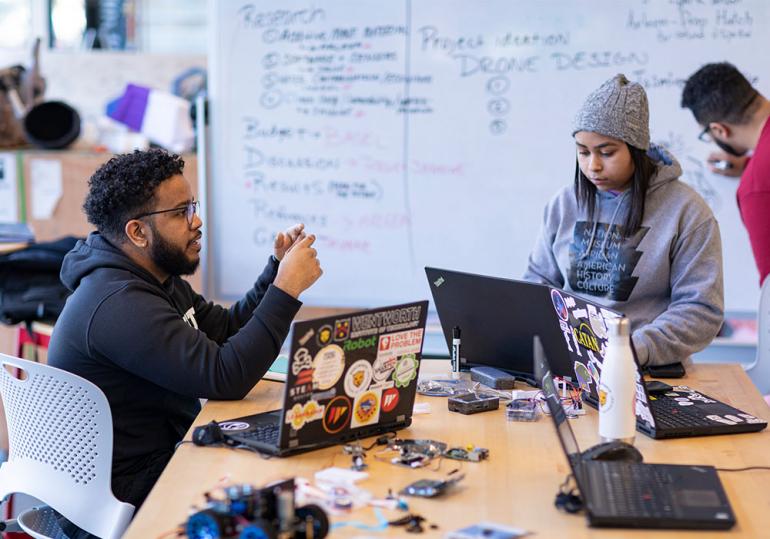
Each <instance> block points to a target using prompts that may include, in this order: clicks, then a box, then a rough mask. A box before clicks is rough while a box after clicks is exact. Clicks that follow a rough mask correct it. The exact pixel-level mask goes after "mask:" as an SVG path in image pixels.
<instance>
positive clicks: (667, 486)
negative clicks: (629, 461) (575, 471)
mask: <svg viewBox="0 0 770 539" xmlns="http://www.w3.org/2000/svg"><path fill="white" fill-rule="evenodd" d="M587 468H588V469H589V473H590V476H591V484H592V485H595V486H596V487H598V488H597V489H596V490H598V491H603V492H604V497H605V500H604V503H603V505H604V507H606V508H608V509H609V511H610V512H611V514H613V515H616V516H637V517H648V518H667V517H671V516H674V514H675V503H674V496H673V489H672V483H673V478H672V477H671V475H670V474H669V472H668V471H667V470H665V469H664V468H660V467H656V466H653V465H618V463H612V462H602V461H595V462H592V463H591V465H590V466H587Z"/></svg>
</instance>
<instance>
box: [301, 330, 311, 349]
mask: <svg viewBox="0 0 770 539" xmlns="http://www.w3.org/2000/svg"><path fill="white" fill-rule="evenodd" d="M313 335H315V330H314V329H313V328H310V329H309V330H307V333H305V334H304V335H303V336H302V337H301V338H300V340H299V344H301V345H302V346H305V345H306V344H307V342H308V341H309V340H310V339H312V338H313Z"/></svg>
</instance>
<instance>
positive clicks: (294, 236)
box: [273, 223, 305, 261]
mask: <svg viewBox="0 0 770 539" xmlns="http://www.w3.org/2000/svg"><path fill="white" fill-rule="evenodd" d="M304 237H305V225H304V224H302V223H300V224H298V225H294V226H293V227H290V228H287V229H286V232H279V233H278V234H276V235H275V243H274V244H273V255H275V257H276V258H277V259H278V260H279V261H281V260H283V257H284V256H286V253H287V252H288V251H289V249H291V246H292V245H294V244H295V243H297V242H298V241H299V240H301V239H303V238H304Z"/></svg>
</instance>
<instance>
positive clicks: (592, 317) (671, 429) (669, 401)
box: [554, 290, 767, 439]
mask: <svg viewBox="0 0 770 539" xmlns="http://www.w3.org/2000/svg"><path fill="white" fill-rule="evenodd" d="M558 294H559V296H560V299H559V300H558V301H557V302H555V304H554V308H556V304H562V303H563V304H564V305H566V312H567V321H566V322H567V325H568V326H569V327H570V328H571V330H572V334H573V339H572V343H571V345H572V346H571V347H570V348H569V349H568V353H569V355H570V358H571V360H572V368H573V374H572V380H573V382H575V385H577V386H579V387H580V388H581V389H582V390H583V400H584V401H585V402H587V403H588V404H590V405H591V406H594V407H598V403H599V393H598V385H599V377H600V375H601V370H602V361H603V360H604V351H605V349H606V347H607V328H606V324H605V323H604V320H605V319H607V318H612V317H616V316H620V314H619V313H617V312H614V311H611V310H608V309H604V308H601V307H599V306H597V305H595V304H592V303H590V302H588V301H586V300H584V299H583V298H581V297H580V296H576V295H573V294H570V293H568V292H565V291H563V290H559V291H558ZM631 347H632V349H633V342H632V343H631ZM634 362H635V363H636V427H637V430H638V431H639V432H641V433H643V434H646V435H647V436H650V437H651V438H657V439H661V438H683V437H689V436H708V435H714V434H739V433H744V432H757V431H760V430H762V429H764V428H766V427H767V422H766V421H764V420H762V419H760V418H757V417H755V416H753V415H751V414H748V413H746V412H744V411H742V410H739V409H738V408H734V407H732V406H730V405H729V404H726V403H724V402H721V401H718V400H717V399H715V398H713V397H711V396H709V395H706V394H704V393H701V392H700V391H697V390H695V389H692V388H690V387H687V386H683V385H677V386H668V385H667V384H661V385H662V386H663V388H659V389H655V390H648V386H647V384H646V383H645V382H644V378H643V376H642V371H641V368H640V367H639V362H638V361H637V358H636V351H635V350H634ZM651 387H652V386H651Z"/></svg>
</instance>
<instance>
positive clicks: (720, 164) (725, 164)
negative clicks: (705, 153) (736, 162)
mask: <svg viewBox="0 0 770 539" xmlns="http://www.w3.org/2000/svg"><path fill="white" fill-rule="evenodd" d="M711 166H713V167H714V168H715V169H717V170H730V169H731V168H733V164H732V163H731V162H730V161H723V160H720V161H712V162H711Z"/></svg>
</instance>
